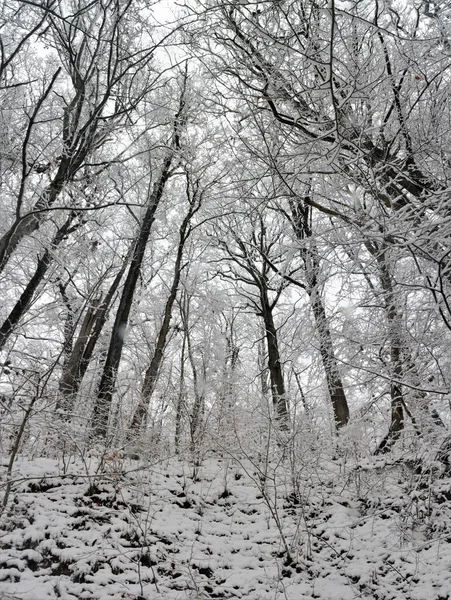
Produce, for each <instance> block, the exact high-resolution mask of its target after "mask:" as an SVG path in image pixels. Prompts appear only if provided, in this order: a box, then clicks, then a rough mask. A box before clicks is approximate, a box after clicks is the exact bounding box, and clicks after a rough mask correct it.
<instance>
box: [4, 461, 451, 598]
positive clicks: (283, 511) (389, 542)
mask: <svg viewBox="0 0 451 600" xmlns="http://www.w3.org/2000/svg"><path fill="white" fill-rule="evenodd" d="M97 467H98V464H96V462H95V461H93V462H92V465H91V468H92V472H91V473H88V474H87V473H86V468H85V466H84V465H83V464H82V463H81V462H80V463H78V462H74V463H72V464H71V473H70V474H64V475H61V473H60V470H59V465H58V462H57V461H50V460H48V459H45V460H44V459H36V460H27V459H25V458H21V459H20V460H19V461H18V462H17V467H16V471H15V473H14V479H15V480H16V481H17V480H18V479H20V478H21V477H24V478H25V477H26V475H28V476H29V477H30V479H29V480H28V481H26V480H25V479H24V480H23V481H20V482H18V483H17V485H16V487H15V488H14V491H13V494H12V496H11V499H10V503H9V505H8V509H7V511H5V512H4V514H3V515H2V518H1V521H0V540H1V542H0V543H1V550H0V598H1V599H2V600H3V599H5V600H6V599H7V598H21V599H25V600H47V599H51V600H56V599H57V598H59V599H63V600H74V599H84V598H86V599H89V600H103V599H105V600H126V599H128V600H142V599H144V600H160V599H161V600H163V599H165V600H166V599H167V600H182V599H189V598H191V599H193V600H194V599H201V598H202V599H208V598H231V599H234V598H242V599H246V600H266V599H268V600H269V599H271V600H274V599H277V598H280V599H285V600H287V599H288V600H313V599H314V598H319V599H321V600H354V599H355V600H356V599H357V598H359V599H360V598H368V599H377V600H398V599H399V600H444V599H445V598H449V597H450V595H451V519H450V516H451V515H450V510H449V508H448V503H449V502H448V495H449V489H450V482H449V480H448V479H446V478H443V477H440V478H439V477H437V478H435V479H433V478H431V477H430V474H429V475H427V477H426V475H424V476H419V479H418V480H416V481H413V480H412V481H409V479H408V478H406V477H401V474H402V473H403V472H404V471H403V469H404V467H402V466H399V465H398V466H396V465H388V466H386V469H385V471H384V470H383V469H381V468H380V461H379V462H378V463H377V466H376V461H375V462H374V463H372V461H371V460H367V461H366V462H364V461H362V463H361V465H360V467H359V477H358V478H357V477H356V475H355V466H352V465H348V466H346V465H344V464H343V463H340V464H338V461H336V462H335V463H334V462H333V461H330V462H328V463H327V465H323V467H322V471H321V466H320V467H318V465H315V467H314V470H315V477H314V476H313V473H312V472H309V471H308V470H306V469H305V468H303V469H301V470H300V472H299V473H297V481H298V486H299V489H301V490H303V494H304V495H303V497H301V498H299V497H298V498H297V499H296V498H293V497H292V495H291V496H290V493H291V491H290V486H289V483H288V482H289V480H290V477H291V475H292V474H291V473H290V468H292V467H290V466H289V465H285V464H284V463H283V462H281V461H275V463H274V465H269V467H268V465H267V467H268V469H269V474H270V475H271V476H270V477H268V478H267V480H266V482H265V483H261V482H260V479H259V478H258V477H257V476H256V472H255V465H253V464H252V463H250V462H249V461H247V460H246V458H245V457H244V458H243V457H241V458H240V460H239V461H236V462H234V461H231V462H230V461H229V460H222V459H220V458H217V457H216V458H208V457H206V458H205V459H204V460H203V462H202V466H201V468H200V469H198V473H197V476H196V478H193V477H192V474H193V469H192V466H191V465H189V464H188V463H187V462H182V461H178V460H176V459H171V460H167V461H164V462H161V461H160V462H159V463H158V464H156V465H154V466H152V465H149V464H142V465H140V466H139V467H138V468H137V464H136V463H135V462H134V463H133V464H128V463H127V462H126V461H125V462H124V464H123V466H122V468H123V471H122V473H120V474H118V473H116V474H115V476H114V477H112V474H111V473H102V474H97V475H95V473H96V470H97ZM397 470H398V472H397ZM404 470H405V469H404ZM303 473H305V478H304V479H303V477H304V475H303ZM388 473H389V475H387V474H388ZM326 474H327V477H326ZM87 475H89V477H87ZM404 475H405V473H404ZM422 477H423V479H422ZM426 479H427V480H428V482H429V483H428V485H427V486H425V485H423V483H424V481H425V480H426ZM357 480H358V491H359V493H356V492H357V487H356V485H355V482H356V481H357ZM423 480H424V481H423ZM353 482H354V483H353ZM299 484H300V485H299ZM289 492H290V493H289ZM431 499H432V500H434V499H435V500H434V501H432V500H431ZM428 503H429V504H428ZM428 507H429V508H428ZM428 511H429V512H428ZM287 548H288V549H289V552H290V557H288V556H287V552H286V550H287Z"/></svg>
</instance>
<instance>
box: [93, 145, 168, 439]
mask: <svg viewBox="0 0 451 600" xmlns="http://www.w3.org/2000/svg"><path fill="white" fill-rule="evenodd" d="M173 157H174V150H171V151H170V152H169V154H168V155H167V157H166V159H165V161H164V163H163V169H162V171H161V174H160V176H159V178H158V180H157V181H156V182H155V184H154V187H153V191H152V194H151V195H150V198H149V203H148V206H147V210H146V214H145V215H144V219H143V222H142V224H141V229H140V232H139V237H138V240H137V242H136V245H135V249H134V252H133V258H132V261H131V264H130V268H129V271H128V274H127V278H126V280H125V285H124V289H123V292H122V295H121V299H120V302H119V307H118V309H117V313H116V319H115V321H114V325H113V332H112V334H111V341H110V346H109V349H108V354H107V358H106V361H105V365H104V368H103V373H102V378H101V380H100V384H99V389H98V393H97V398H96V402H95V405H94V419H93V423H94V432H95V434H96V435H97V436H99V437H105V436H106V433H107V426H108V416H109V411H110V406H111V401H112V399H113V391H114V387H115V385H116V376H117V370H118V368H119V363H120V360H121V356H122V348H123V345H124V337H125V336H124V333H125V330H126V327H127V324H128V318H129V315H130V310H131V306H132V302H133V297H134V294H135V289H136V284H137V281H138V278H139V274H140V271H141V265H142V261H143V258H144V252H145V249H146V246H147V241H148V239H149V235H150V230H151V228H152V224H153V222H154V220H155V213H156V210H157V208H158V205H159V203H160V200H161V198H162V196H163V191H164V188H165V186H166V182H167V181H168V179H169V176H170V169H171V164H172V160H173Z"/></svg>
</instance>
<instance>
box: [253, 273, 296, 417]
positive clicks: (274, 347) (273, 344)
mask: <svg viewBox="0 0 451 600" xmlns="http://www.w3.org/2000/svg"><path fill="white" fill-rule="evenodd" d="M260 301H261V305H262V316H263V322H264V325H265V335H266V343H267V346H268V370H269V377H270V381H271V394H272V401H273V406H274V411H275V416H276V420H277V422H278V424H279V426H280V427H281V428H282V429H288V428H289V425H290V417H289V413H288V404H287V397H286V390H285V380H284V376H283V369H282V363H281V361H280V352H279V342H278V338H277V329H276V326H275V324H274V317H273V314H272V307H271V304H270V302H269V298H268V290H267V288H266V285H265V284H264V282H262V285H261V287H260Z"/></svg>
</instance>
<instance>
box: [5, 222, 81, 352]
mask: <svg viewBox="0 0 451 600" xmlns="http://www.w3.org/2000/svg"><path fill="white" fill-rule="evenodd" d="M75 217H76V213H75V212H72V213H71V214H70V215H69V217H68V218H67V220H66V222H65V223H64V225H62V226H61V227H60V229H58V231H57V232H56V235H55V237H54V238H53V241H52V244H51V246H50V248H47V249H46V250H45V252H44V254H43V255H42V257H41V258H40V259H39V260H38V264H37V266H36V270H35V272H34V274H33V276H32V278H31V279H30V281H29V282H28V284H27V286H26V287H25V289H24V291H23V292H22V294H21V295H20V298H19V299H18V300H17V302H16V304H15V305H14V308H13V309H12V310H11V312H10V313H9V315H8V317H7V318H6V319H5V321H4V322H3V324H2V325H1V327H0V350H2V349H3V348H4V346H5V344H6V342H7V341H8V339H9V337H10V336H11V334H12V333H13V332H14V330H15V329H16V327H17V325H18V324H19V321H20V319H21V318H22V317H23V315H24V314H25V313H26V311H27V310H28V308H29V306H30V304H31V302H32V300H33V297H34V295H35V293H36V291H37V289H38V287H39V285H40V284H41V282H42V281H43V279H44V277H45V274H46V273H47V271H48V269H49V267H50V265H51V263H52V260H53V251H54V250H56V248H57V247H58V246H59V245H60V244H61V242H62V241H63V240H65V239H66V238H67V236H68V235H69V234H70V233H72V232H73V231H75V230H76V229H77V228H78V227H80V226H81V222H78V223H76V224H75V225H72V223H73V221H74V219H75Z"/></svg>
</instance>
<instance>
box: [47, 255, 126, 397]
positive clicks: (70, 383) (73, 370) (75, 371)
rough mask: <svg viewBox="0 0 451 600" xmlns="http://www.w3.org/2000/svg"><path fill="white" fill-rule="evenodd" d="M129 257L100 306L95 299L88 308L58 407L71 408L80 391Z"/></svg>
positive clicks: (67, 367) (62, 387)
mask: <svg viewBox="0 0 451 600" xmlns="http://www.w3.org/2000/svg"><path fill="white" fill-rule="evenodd" d="M128 259H129V257H126V258H125V259H124V263H123V265H122V267H121V269H120V271H119V272H118V273H117V275H116V277H115V278H114V280H113V283H112V284H111V286H110V289H109V290H108V292H107V294H106V296H105V298H104V299H103V301H102V302H101V303H100V304H99V305H98V306H97V304H98V301H94V302H93V303H92V304H91V305H90V306H89V308H88V311H87V314H86V315H85V318H84V320H83V324H82V326H81V329H80V333H79V336H78V338H77V341H76V342H75V344H74V348H73V351H72V353H71V356H70V358H69V360H68V362H67V365H66V367H65V368H64V371H63V375H62V377H61V381H60V384H59V391H60V394H61V395H62V397H61V398H60V399H59V401H58V404H57V407H58V408H62V404H63V405H64V407H65V408H66V409H67V408H69V405H68V400H69V398H70V397H72V398H74V397H75V396H76V395H77V393H78V390H79V388H80V384H81V382H82V381H83V377H84V375H85V373H86V371H87V368H88V366H89V363H90V361H91V357H92V354H93V352H94V349H95V346H96V344H97V341H98V339H99V337H100V334H101V332H102V329H103V326H104V325H105V323H106V320H107V317H108V310H109V308H110V306H111V304H112V301H113V298H114V295H115V294H116V292H117V289H118V287H119V284H120V282H121V279H122V277H123V275H124V273H125V270H126V268H127V265H128V262H129V260H128Z"/></svg>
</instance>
